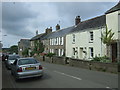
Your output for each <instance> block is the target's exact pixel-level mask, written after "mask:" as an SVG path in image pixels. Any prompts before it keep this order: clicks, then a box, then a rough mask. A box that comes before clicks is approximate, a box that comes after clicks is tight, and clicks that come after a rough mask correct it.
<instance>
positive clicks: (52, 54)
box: [46, 53, 55, 57]
mask: <svg viewBox="0 0 120 90" xmlns="http://www.w3.org/2000/svg"><path fill="white" fill-rule="evenodd" d="M54 55H55V53H48V54H46V56H47V57H53V56H54Z"/></svg>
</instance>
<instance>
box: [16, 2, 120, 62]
mask: <svg viewBox="0 0 120 90" xmlns="http://www.w3.org/2000/svg"><path fill="white" fill-rule="evenodd" d="M106 26H107V27H108V29H109V30H110V29H112V32H113V33H114V36H113V39H114V42H112V43H111V44H110V47H109V48H110V49H109V53H107V52H106V51H107V50H106V49H107V47H106V45H105V44H103V42H102V40H101V37H102V36H101V33H104V32H105V30H106ZM36 34H37V35H36V36H34V37H32V38H31V39H30V40H29V39H21V40H20V41H19V42H18V46H19V48H18V49H19V54H20V55H22V51H23V50H24V49H25V48H29V52H31V51H33V50H34V49H35V48H36V50H38V51H39V50H43V52H42V53H55V55H56V56H66V57H70V58H77V59H82V60H91V59H92V58H93V57H95V56H100V57H101V56H105V55H107V56H108V57H110V58H111V60H113V61H115V60H119V59H120V2H119V3H118V4H117V5H116V6H114V7H112V8H111V9H110V10H108V11H107V12H105V14H104V15H102V16H98V17H95V18H92V19H89V20H86V21H81V17H80V16H77V17H76V18H75V25H73V26H70V27H67V28H63V29H61V28H60V25H59V24H57V25H56V30H55V31H53V30H52V27H50V28H47V29H46V30H45V33H42V34H38V32H36ZM28 41H30V42H28ZM43 48H44V49H43ZM29 54H30V53H29Z"/></svg>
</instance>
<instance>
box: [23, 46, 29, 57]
mask: <svg viewBox="0 0 120 90" xmlns="http://www.w3.org/2000/svg"><path fill="white" fill-rule="evenodd" d="M28 53H29V52H28V48H26V49H25V50H24V51H23V52H22V55H23V56H24V57H27V56H29V54H28Z"/></svg>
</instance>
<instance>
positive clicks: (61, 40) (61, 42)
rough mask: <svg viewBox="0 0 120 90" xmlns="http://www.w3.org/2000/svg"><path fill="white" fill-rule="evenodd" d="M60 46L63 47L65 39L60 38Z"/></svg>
mask: <svg viewBox="0 0 120 90" xmlns="http://www.w3.org/2000/svg"><path fill="white" fill-rule="evenodd" d="M60 45H63V37H60Z"/></svg>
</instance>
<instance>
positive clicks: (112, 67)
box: [35, 56, 118, 73]
mask: <svg viewBox="0 0 120 90" xmlns="http://www.w3.org/2000/svg"><path fill="white" fill-rule="evenodd" d="M35 58H36V59H38V60H40V61H44V62H48V63H54V64H61V65H69V66H73V67H79V68H84V69H89V70H96V71H102V72H110V73H118V64H117V63H102V62H94V61H84V60H80V59H72V58H65V57H56V56H54V57H52V58H50V57H40V56H39V57H38V56H37V57H35Z"/></svg>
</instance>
